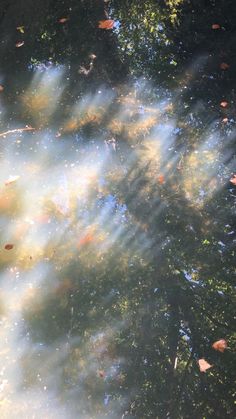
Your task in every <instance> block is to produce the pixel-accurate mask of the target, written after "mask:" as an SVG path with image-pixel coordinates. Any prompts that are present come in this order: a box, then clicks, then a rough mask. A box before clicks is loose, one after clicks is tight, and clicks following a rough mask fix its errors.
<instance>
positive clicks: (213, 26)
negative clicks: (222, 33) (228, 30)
mask: <svg viewBox="0 0 236 419" xmlns="http://www.w3.org/2000/svg"><path fill="white" fill-rule="evenodd" d="M211 29H220V25H219V23H213V25H211Z"/></svg>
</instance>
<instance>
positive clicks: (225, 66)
mask: <svg viewBox="0 0 236 419" xmlns="http://www.w3.org/2000/svg"><path fill="white" fill-rule="evenodd" d="M220 68H221V70H228V68H229V64H227V63H221V64H220Z"/></svg>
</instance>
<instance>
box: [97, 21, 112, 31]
mask: <svg viewBox="0 0 236 419" xmlns="http://www.w3.org/2000/svg"><path fill="white" fill-rule="evenodd" d="M114 24H115V21H114V20H112V19H106V20H99V24H98V27H99V28H100V29H113V27H114Z"/></svg>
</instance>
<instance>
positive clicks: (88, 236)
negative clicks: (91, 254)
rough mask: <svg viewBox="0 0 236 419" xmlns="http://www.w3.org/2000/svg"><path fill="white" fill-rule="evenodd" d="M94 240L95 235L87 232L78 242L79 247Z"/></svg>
mask: <svg viewBox="0 0 236 419" xmlns="http://www.w3.org/2000/svg"><path fill="white" fill-rule="evenodd" d="M93 241H94V236H93V234H91V233H87V234H85V235H84V236H83V237H81V239H80V240H79V242H78V247H80V246H84V245H86V244H89V243H91V242H93Z"/></svg>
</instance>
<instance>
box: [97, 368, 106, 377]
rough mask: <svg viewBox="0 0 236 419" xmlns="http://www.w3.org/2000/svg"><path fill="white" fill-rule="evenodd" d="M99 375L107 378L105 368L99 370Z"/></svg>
mask: <svg viewBox="0 0 236 419" xmlns="http://www.w3.org/2000/svg"><path fill="white" fill-rule="evenodd" d="M98 375H99V377H101V378H105V371H104V370H99V371H98Z"/></svg>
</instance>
